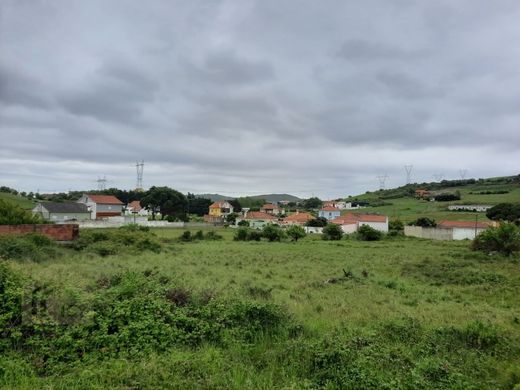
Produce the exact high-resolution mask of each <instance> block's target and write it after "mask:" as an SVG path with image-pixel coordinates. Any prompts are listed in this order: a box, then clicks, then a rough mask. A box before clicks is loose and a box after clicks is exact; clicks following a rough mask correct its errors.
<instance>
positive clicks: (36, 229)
mask: <svg viewBox="0 0 520 390" xmlns="http://www.w3.org/2000/svg"><path fill="white" fill-rule="evenodd" d="M27 233H38V234H43V235H44V236H47V237H49V238H50V239H51V240H55V241H72V240H74V239H76V238H77V237H78V236H79V226H78V225H77V224H65V225H0V235H4V234H27Z"/></svg>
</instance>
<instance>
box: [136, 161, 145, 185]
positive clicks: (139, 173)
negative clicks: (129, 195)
mask: <svg viewBox="0 0 520 390" xmlns="http://www.w3.org/2000/svg"><path fill="white" fill-rule="evenodd" d="M135 167H136V169H137V182H136V186H135V189H136V190H138V191H142V190H143V171H144V160H141V162H139V161H137V162H136V164H135Z"/></svg>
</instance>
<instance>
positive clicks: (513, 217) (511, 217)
mask: <svg viewBox="0 0 520 390" xmlns="http://www.w3.org/2000/svg"><path fill="white" fill-rule="evenodd" d="M486 216H487V217H488V218H489V219H491V220H493V221H509V222H515V223H516V224H517V225H518V224H519V223H520V204H513V203H499V204H497V205H496V206H493V207H491V208H490V209H489V210H488V211H486Z"/></svg>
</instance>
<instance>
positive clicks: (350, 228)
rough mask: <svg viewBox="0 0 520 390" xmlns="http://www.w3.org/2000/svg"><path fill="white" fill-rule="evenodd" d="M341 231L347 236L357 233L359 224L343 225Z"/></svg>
mask: <svg viewBox="0 0 520 390" xmlns="http://www.w3.org/2000/svg"><path fill="white" fill-rule="evenodd" d="M341 230H343V233H345V234H351V233H355V232H356V230H357V224H355V223H349V224H347V225H341Z"/></svg>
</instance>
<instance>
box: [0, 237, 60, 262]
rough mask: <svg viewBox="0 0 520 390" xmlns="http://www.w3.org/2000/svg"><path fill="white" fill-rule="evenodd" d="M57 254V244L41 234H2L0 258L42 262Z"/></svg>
mask: <svg viewBox="0 0 520 390" xmlns="http://www.w3.org/2000/svg"><path fill="white" fill-rule="evenodd" d="M57 255H58V250H57V247H56V244H54V242H52V241H51V240H50V239H49V238H48V237H45V236H42V235H40V234H33V233H31V234H26V235H22V236H15V235H7V236H0V259H12V260H29V261H35V262H41V261H45V260H48V259H50V258H52V257H54V256H57Z"/></svg>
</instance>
